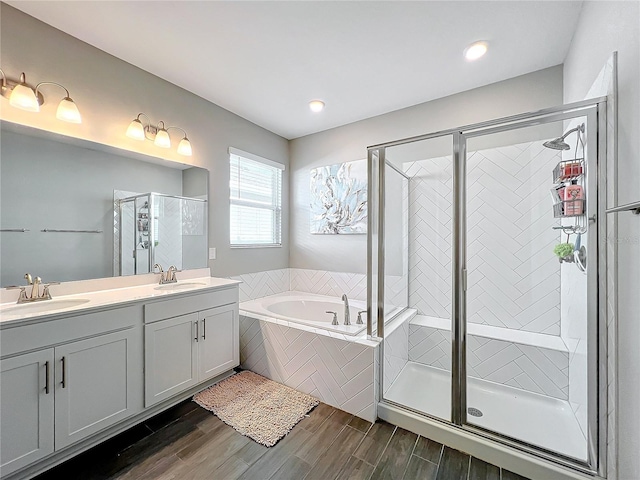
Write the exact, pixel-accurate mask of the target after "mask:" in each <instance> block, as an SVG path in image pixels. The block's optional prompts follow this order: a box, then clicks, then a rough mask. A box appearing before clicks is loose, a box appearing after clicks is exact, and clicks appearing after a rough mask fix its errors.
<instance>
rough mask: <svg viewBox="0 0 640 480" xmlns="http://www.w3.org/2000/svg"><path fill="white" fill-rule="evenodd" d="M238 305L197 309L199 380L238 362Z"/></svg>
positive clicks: (210, 376)
mask: <svg viewBox="0 0 640 480" xmlns="http://www.w3.org/2000/svg"><path fill="white" fill-rule="evenodd" d="M237 307H238V305H237V304H233V305H225V306H223V307H217V308H212V309H210V310H205V311H202V312H199V314H198V315H199V318H200V332H199V333H200V341H199V343H198V365H199V370H200V372H199V377H198V378H199V381H201V382H202V381H204V380H207V379H209V378H212V377H215V376H216V375H218V374H220V373H223V372H226V371H227V370H230V369H232V368H233V367H237V366H238V365H240V353H239V339H238V335H239V324H238V309H237Z"/></svg>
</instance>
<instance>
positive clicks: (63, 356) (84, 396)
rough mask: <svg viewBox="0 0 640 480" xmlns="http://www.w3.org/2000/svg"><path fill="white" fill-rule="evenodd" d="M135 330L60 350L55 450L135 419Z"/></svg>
mask: <svg viewBox="0 0 640 480" xmlns="http://www.w3.org/2000/svg"><path fill="white" fill-rule="evenodd" d="M134 341H135V337H134V331H133V329H127V330H123V331H120V332H114V333H110V334H107V335H100V336H98V337H94V338H88V339H86V340H81V341H79V342H73V343H69V344H67V345H62V346H60V347H56V349H55V357H56V360H55V363H56V368H55V374H56V375H55V384H56V385H55V387H56V388H55V404H56V409H55V412H56V414H55V422H56V428H55V432H56V436H55V445H56V450H59V449H61V448H64V447H66V446H67V445H70V444H72V443H74V442H77V441H78V440H80V439H82V438H85V437H87V436H89V435H91V434H93V433H96V432H98V431H100V430H102V429H104V428H106V427H108V426H110V425H113V424H115V423H117V422H119V421H120V420H122V419H124V418H126V417H128V416H129V415H131V414H133V413H134V412H133V406H134V405H133V404H134V389H133V388H132V386H133V385H132V383H133V378H134V376H135V372H133V371H132V368H133V365H134V362H133V361H132V359H131V358H130V357H131V354H132V352H133V345H132V342H134Z"/></svg>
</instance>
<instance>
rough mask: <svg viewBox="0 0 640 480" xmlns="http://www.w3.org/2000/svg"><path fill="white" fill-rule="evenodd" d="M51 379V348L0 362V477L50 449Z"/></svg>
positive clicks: (51, 443) (34, 459)
mask: <svg viewBox="0 0 640 480" xmlns="http://www.w3.org/2000/svg"><path fill="white" fill-rule="evenodd" d="M47 375H48V377H47ZM52 381H53V349H52V348H49V349H46V350H40V351H38V352H33V353H27V354H25V355H20V356H17V357H13V358H8V359H6V360H2V361H0V445H1V448H0V477H5V476H6V475H8V474H10V473H11V472H14V471H16V470H18V469H19V468H22V467H24V466H26V465H28V464H30V463H32V462H35V461H36V460H38V459H40V458H42V457H45V456H46V455H49V454H50V453H52V452H53V395H54V393H53V384H52Z"/></svg>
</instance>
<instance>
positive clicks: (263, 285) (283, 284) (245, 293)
mask: <svg viewBox="0 0 640 480" xmlns="http://www.w3.org/2000/svg"><path fill="white" fill-rule="evenodd" d="M231 278H232V279H233V280H239V281H241V282H242V283H241V284H240V301H241V302H248V301H249V300H254V299H256V298H262V297H266V296H268V295H275V294H276V293H283V292H288V291H289V290H290V283H291V282H290V276H289V269H288V268H281V269H280V270H268V271H266V272H257V273H247V274H244V275H237V276H235V277H231Z"/></svg>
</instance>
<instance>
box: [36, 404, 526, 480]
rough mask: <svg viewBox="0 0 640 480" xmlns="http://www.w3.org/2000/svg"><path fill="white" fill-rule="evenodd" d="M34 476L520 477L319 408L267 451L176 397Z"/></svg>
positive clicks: (42, 479)
mask: <svg viewBox="0 0 640 480" xmlns="http://www.w3.org/2000/svg"><path fill="white" fill-rule="evenodd" d="M36 478H37V480H59V479H65V480H73V479H78V480H80V479H82V480H94V479H105V480H106V479H113V480H115V479H119V480H138V479H140V480H142V479H145V480H146V479H149V480H151V479H153V480H172V479H175V480H182V479H185V480H196V479H203V480H236V479H241V480H288V479H291V480H332V479H351V480H356V479H363V480H369V479H371V480H376V479H394V480H395V479H397V480H402V479H404V480H413V479H416V480H417V479H420V480H432V479H433V480H526V479H524V477H521V476H519V475H516V474H514V473H512V472H509V471H507V470H503V469H500V468H499V467H497V466H495V465H490V464H488V463H485V462H483V461H482V460H479V459H477V458H475V457H470V456H469V455H467V454H465V453H462V452H459V451H457V450H453V449H451V448H449V447H443V446H442V444H440V443H436V442H434V441H432V440H429V439H427V438H424V437H420V436H418V435H416V434H414V433H411V432H408V431H407V430H404V429H402V428H400V427H395V426H394V425H391V424H389V423H386V422H383V421H378V422H376V423H374V424H371V423H369V422H366V421H364V420H362V419H360V418H357V417H354V416H353V415H350V414H348V413H346V412H343V411H341V410H337V409H335V408H333V407H330V406H328V405H326V404H320V405H318V406H317V407H316V408H315V409H314V410H313V411H312V412H311V413H310V415H309V417H308V418H305V419H304V420H302V421H301V422H300V423H298V425H296V426H295V427H294V428H293V430H292V431H291V432H290V433H289V434H288V435H287V436H285V437H284V438H283V439H282V440H281V441H280V442H279V443H277V444H276V445H275V446H274V447H272V448H266V447H263V446H262V445H259V444H257V443H255V442H254V441H253V440H250V439H249V438H247V437H244V436H242V435H240V434H239V433H238V432H236V431H235V430H234V429H233V428H231V427H229V426H228V425H226V424H224V423H223V422H222V421H220V420H219V419H218V417H216V416H214V415H213V414H211V413H210V412H208V411H206V410H204V409H202V408H200V407H199V406H198V405H196V404H195V403H194V402H191V401H187V402H183V403H181V404H179V405H177V406H175V407H173V408H171V409H169V410H167V411H166V412H163V413H161V414H159V415H157V416H155V417H153V418H151V419H149V420H147V421H146V422H144V423H142V424H140V425H138V426H136V427H133V428H131V429H129V430H127V431H126V432H124V433H122V434H120V435H118V436H117V437H114V438H112V439H111V440H108V441H106V442H104V443H102V444H100V445H98V446H96V447H94V448H92V449H91V450H88V451H87V452H84V453H83V454H81V455H79V456H77V457H75V458H73V459H71V460H69V461H67V462H65V463H63V464H61V465H59V466H57V467H55V468H53V469H51V470H49V471H48V472H46V473H44V474H42V475H40V476H38V477H36Z"/></svg>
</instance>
